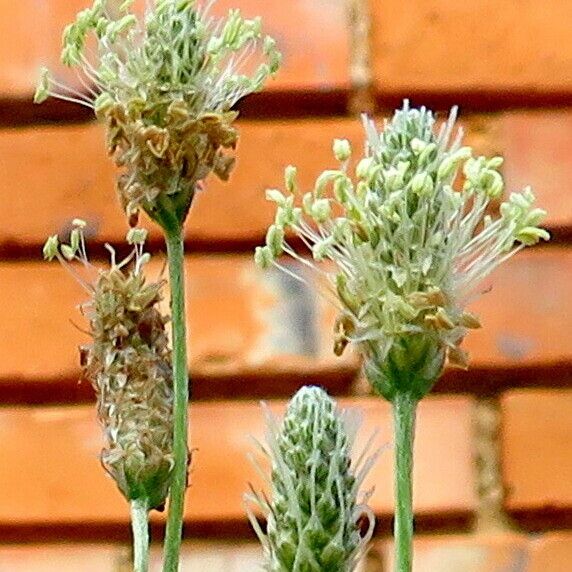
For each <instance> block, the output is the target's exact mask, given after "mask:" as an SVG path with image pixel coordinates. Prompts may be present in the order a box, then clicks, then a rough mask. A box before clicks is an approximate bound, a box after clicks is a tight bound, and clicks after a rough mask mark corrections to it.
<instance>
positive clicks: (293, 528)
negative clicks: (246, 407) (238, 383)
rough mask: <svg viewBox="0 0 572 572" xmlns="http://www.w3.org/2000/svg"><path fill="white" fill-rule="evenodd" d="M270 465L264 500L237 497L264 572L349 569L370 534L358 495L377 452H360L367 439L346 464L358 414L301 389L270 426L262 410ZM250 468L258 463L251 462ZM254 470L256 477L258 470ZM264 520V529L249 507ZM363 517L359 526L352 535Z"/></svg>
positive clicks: (338, 571) (254, 495)
mask: <svg viewBox="0 0 572 572" xmlns="http://www.w3.org/2000/svg"><path fill="white" fill-rule="evenodd" d="M265 415H266V421H267V443H268V447H267V448H264V447H263V451H264V452H265V454H266V455H267V456H268V458H269V459H270V461H271V464H272V473H271V477H270V479H268V477H265V479H266V480H267V484H268V488H269V489H270V490H271V499H270V500H268V499H267V497H266V496H265V495H262V494H259V493H257V492H254V491H253V492H252V493H250V494H248V495H246V496H245V499H246V501H247V512H248V516H249V519H250V521H251V523H252V526H253V528H254V529H255V531H256V533H257V535H258V537H259V539H260V541H261V542H262V545H263V549H264V555H265V569H266V570H268V571H270V572H323V571H324V570H328V571H329V572H351V571H353V570H355V569H356V566H357V564H358V562H359V560H360V558H361V557H362V556H363V554H364V552H365V550H366V548H367V544H368V542H369V539H370V538H371V535H372V532H373V527H374V523H375V518H374V516H373V513H372V511H371V510H370V508H369V507H368V506H367V505H366V504H365V503H366V502H367V498H368V496H369V494H370V493H368V494H365V495H363V499H361V504H360V501H359V499H358V496H359V489H360V486H361V485H362V482H363V479H364V477H365V475H366V473H367V471H368V470H369V469H370V467H371V465H372V464H373V463H374V461H375V459H376V457H377V455H378V453H379V452H376V453H374V454H373V455H370V456H368V453H367V451H368V450H369V448H370V446H371V443H372V440H373V437H374V436H372V439H370V440H369V442H368V444H367V445H366V449H365V450H364V452H363V454H362V455H361V456H360V458H359V459H358V461H357V463H356V465H355V467H354V466H352V461H351V449H352V444H353V441H354V437H355V434H356V432H357V429H358V427H359V419H358V418H356V417H355V416H353V417H352V415H351V413H350V412H349V411H344V412H340V411H339V410H338V408H337V406H336V403H335V402H334V400H333V399H331V398H330V397H329V396H328V395H327V393H326V392H325V391H324V390H322V389H320V388H318V387H303V388H302V389H300V390H299V391H298V392H297V393H296V395H295V396H294V398H293V399H292V400H291V401H290V403H289V405H288V408H287V410H286V415H285V417H284V419H283V421H282V423H281V424H280V426H278V423H277V421H276V419H275V418H274V417H273V415H272V414H271V413H270V412H269V411H268V409H267V408H266V407H265ZM257 466H258V465H257ZM258 469H259V472H261V474H263V476H264V472H263V471H262V469H261V467H260V466H258ZM254 507H258V508H259V509H261V510H262V513H263V515H264V516H265V517H266V520H267V528H266V532H264V531H263V530H262V528H261V526H260V524H259V522H258V520H257V518H256V516H255V514H254V511H253V508H254ZM365 521H367V530H366V531H365V532H364V534H363V535H362V534H361V533H360V531H361V529H362V526H361V525H362V524H363V523H364V522H365Z"/></svg>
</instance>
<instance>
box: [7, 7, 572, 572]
mask: <svg viewBox="0 0 572 572" xmlns="http://www.w3.org/2000/svg"><path fill="white" fill-rule="evenodd" d="M85 3H86V0H44V1H42V2H35V1H32V0H20V1H19V2H3V3H2V4H1V6H0V15H1V16H2V17H1V18H0V99H1V105H0V126H1V127H0V197H1V199H2V200H1V207H0V300H2V303H3V319H2V320H1V321H0V403H1V404H2V407H1V408H0V490H2V493H3V494H2V500H0V570H7V571H20V570H22V571H23V570H26V571H36V570H38V571H40V570H41V571H51V570H54V571H55V570H58V571H60V572H63V571H64V570H84V571H89V570H94V571H95V570H98V571H99V570H109V571H112V570H117V571H119V570H127V569H128V568H129V567H128V565H127V564H126V562H127V548H126V547H127V545H128V539H129V529H128V521H127V510H126V506H125V503H124V502H123V500H122V499H121V498H120V496H119V494H118V493H117V492H116V491H115V488H114V485H113V483H112V482H111V481H110V480H109V479H107V478H106V477H105V476H104V475H103V472H102V471H101V469H100V467H99V462H98V460H97V454H98V449H99V447H100V433H99V428H98V426H97V423H96V420H95V414H94V411H93V407H92V406H91V400H92V392H91V389H90V388H89V387H88V386H87V385H86V384H81V385H78V383H77V377H78V363H77V354H76V351H75V347H76V346H77V344H78V343H80V342H81V340H82V339H85V337H84V335H83V334H82V333H81V332H80V331H79V330H78V329H76V328H74V327H73V326H72V325H71V324H70V322H69V320H70V317H72V318H73V319H74V320H76V321H79V318H78V316H77V314H76V313H75V306H76V305H77V304H78V303H79V302H81V301H82V292H81V291H80V288H79V287H78V286H77V284H75V283H74V282H73V281H72V280H71V279H70V278H69V277H68V276H67V275H65V274H64V272H63V271H62V270H61V268H59V267H58V266H57V265H55V264H54V265H49V264H47V263H44V262H42V261H41V260H40V254H39V253H40V247H41V244H42V243H43V240H44V239H45V237H46V236H47V235H48V234H52V233H54V232H62V233H63V232H65V231H66V228H67V226H66V225H67V224H68V221H69V220H70V219H71V218H72V217H74V216H81V217H83V218H85V219H86V220H87V221H88V224H89V234H90V244H92V245H93V246H92V251H93V252H94V253H95V255H96V256H97V255H102V254H103V248H102V245H103V243H104V242H105V241H108V242H110V243H112V244H113V243H119V242H120V241H121V239H122V236H123V235H124V232H125V223H124V220H123V217H122V215H121V213H120V209H119V207H118V205H117V204H116V201H115V195H114V188H113V186H114V184H113V180H114V172H113V168H112V166H111V164H110V162H109V160H108V159H107V158H106V156H105V152H104V149H103V132H102V129H101V127H100V126H98V125H96V124H94V123H92V122H91V121H90V117H89V116H88V115H86V114H84V113H83V112H82V111H81V110H80V109H77V108H75V107H73V106H68V105H62V104H60V103H58V102H53V101H52V102H50V103H48V104H46V105H44V106H41V107H36V106H33V105H32V104H31V97H32V93H33V90H34V82H35V78H36V76H37V69H38V67H39V66H40V65H41V64H43V63H48V64H51V65H53V66H57V59H58V52H59V37H60V31H61V28H62V27H63V25H64V24H65V23H66V22H68V21H69V20H70V19H71V18H72V16H73V14H74V13H75V12H76V11H77V10H78V9H79V8H81V7H83V6H84V4H85ZM219 4H220V7H221V9H222V8H225V7H227V5H228V6H230V5H236V6H240V7H242V8H244V11H245V12H247V13H249V14H253V15H254V14H260V15H262V16H263V17H264V19H265V24H266V27H267V28H268V30H269V32H270V33H271V34H272V35H274V36H275V37H276V38H277V39H278V41H279V43H280V47H281V48H282V50H283V52H284V56H285V58H284V69H283V71H282V73H281V74H280V75H279V76H278V78H277V79H276V80H275V81H274V82H273V83H271V85H270V87H269V89H268V90H267V91H266V92H265V93H262V94H259V95H257V96H254V97H251V98H250V99H248V100H247V101H245V102H244V103H243V104H242V105H241V111H242V118H241V119H240V121H239V124H240V125H239V127H240V131H241V142H240V147H239V163H238V166H237V169H236V172H235V173H234V175H233V177H232V180H231V182H230V183H228V184H220V183H218V182H214V181H213V182H210V183H209V184H208V188H207V190H206V191H205V192H204V193H201V195H200V197H199V198H198V200H197V203H196V205H195V206H194V207H193V212H192V214H191V219H190V223H189V225H188V230H187V242H188V247H189V248H188V250H189V253H190V254H189V256H188V261H187V264H188V287H189V308H190V309H189V316H188V322H189V326H190V332H191V340H190V355H191V371H192V375H193V377H194V379H195V396H196V400H197V401H196V404H195V405H194V406H193V409H192V424H193V431H192V446H193V447H196V448H197V452H196V453H195V455H194V468H193V472H192V487H191V489H190V491H189V495H188V507H187V512H186V518H187V527H186V534H187V537H188V543H187V546H186V553H185V554H186V555H185V564H184V569H185V570H186V569H189V570H191V569H192V570H205V571H212V572H219V571H223V570H224V571H230V572H233V571H240V572H242V571H249V570H253V569H254V568H255V566H256V563H257V562H258V559H259V556H258V551H257V547H256V544H255V543H254V541H253V535H252V534H251V532H250V530H249V527H248V525H247V524H246V520H245V518H244V515H243V508H242V502H241V495H242V493H243V492H244V491H245V489H246V487H247V483H248V482H257V477H256V474H255V472H254V471H253V469H252V468H251V467H250V466H249V464H248V463H247V461H246V460H245V457H246V454H247V452H248V451H249V450H250V449H251V445H250V440H249V437H248V436H249V435H260V434H261V433H262V420H261V415H260V411H259V408H258V406H257V401H258V399H259V398H266V399H272V400H273V403H275V406H276V408H277V409H278V410H279V409H280V408H281V407H282V406H283V403H284V401H285V400H286V399H287V397H288V396H289V395H290V394H291V393H292V392H293V391H294V390H295V389H296V388H297V387H298V386H300V385H301V384H303V383H317V384H321V385H323V386H325V387H326V388H328V389H329V390H330V391H331V392H332V393H334V394H335V395H336V396H339V397H340V398H341V399H342V403H344V404H351V405H356V406H359V407H361V408H363V409H364V411H365V414H366V425H367V427H374V426H379V427H380V429H381V436H382V440H383V441H387V442H389V441H390V440H391V432H390V419H389V410H388V407H387V406H386V405H385V404H384V403H381V402H379V401H378V400H375V399H372V398H371V397H369V396H368V395H367V388H366V387H365V385H364V383H363V381H362V380H361V378H360V374H359V364H358V362H357V360H356V359H355V357H352V356H348V357H344V358H343V359H339V358H335V357H334V356H333V354H332V353H331V329H332V318H333V313H332V310H331V309H330V308H328V307H327V306H325V305H324V304H322V303H321V302H320V301H319V300H318V299H317V298H316V297H315V295H314V291H313V289H312V286H311V285H310V286H308V287H304V288H299V287H298V288H295V287H293V285H292V284H291V283H290V282H289V281H288V280H287V279H286V278H284V277H283V276H278V275H265V276H261V275H260V274H258V273H257V272H256V271H255V270H254V268H253V264H252V247H253V246H254V245H255V244H258V243H260V242H261V241H262V240H263V236H264V233H265V228H266V225H267V224H268V221H269V218H270V207H269V205H268V204H267V203H266V202H265V200H264V189H265V188H266V187H272V186H276V185H278V184H280V181H281V180H282V170H283V168H284V166H285V165H287V164H289V163H294V164H297V165H298V166H299V171H300V173H301V182H302V183H303V184H308V185H309V184H310V183H311V182H312V181H313V179H314V177H315V176H316V174H318V173H319V172H320V171H321V170H322V169H324V168H327V167H329V166H331V151H330V145H331V140H332V139H333V138H334V137H347V138H349V139H350V140H352V141H353V142H355V143H356V145H359V142H360V140H361V128H360V125H359V122H358V121H357V119H356V117H357V112H359V111H368V112H370V113H377V114H379V115H380V116H382V115H386V114H387V113H389V112H390V111H391V108H392V107H393V106H395V105H399V103H400V100H401V98H402V97H405V96H407V97H410V98H411V99H412V100H413V103H415V104H428V105H430V106H432V107H433V108H435V109H437V110H439V111H442V110H446V109H447V107H448V106H449V105H451V104H453V103H457V104H459V105H460V106H461V111H462V121H463V124H464V126H465V128H466V131H467V137H468V139H469V142H470V144H472V145H473V146H474V147H475V148H476V149H477V150H478V151H481V152H486V153H501V154H503V155H504V156H505V157H506V163H505V165H506V166H505V175H506V177H507V180H508V188H509V190H510V189H515V188H519V187H521V186H522V185H524V184H527V183H530V184H532V185H533V187H534V189H535V192H536V194H537V196H538V202H539V203H540V204H541V205H542V206H544V207H545V208H546V209H547V210H548V211H549V219H548V226H549V227H550V230H551V231H552V233H553V237H554V239H553V241H552V243H551V244H550V245H549V246H546V247H540V248H534V249H530V251H529V252H527V253H524V254H521V255H519V256H517V257H516V258H514V259H512V261H511V262H510V263H508V264H507V265H506V266H505V267H504V268H502V269H501V270H500V271H498V272H497V273H496V275H495V278H494V290H493V292H492V293H491V294H489V295H487V296H484V297H482V298H481V299H480V300H479V301H478V302H477V303H476V304H475V310H476V311H477V312H478V313H479V314H480V315H481V316H482V319H483V323H484V324H485V327H484V328H483V329H482V330H480V331H478V332H476V333H471V335H470V336H469V338H468V339H467V348H468V349H469V351H470V352H471V354H472V369H471V370H470V371H469V372H468V373H455V372H447V373H446V374H445V376H444V377H443V379H442V380H441V381H440V382H439V384H438V386H437V388H436V391H435V395H434V396H433V397H431V398H429V399H427V400H426V401H425V402H424V403H423V404H422V405H421V409H420V413H419V417H420V418H419V433H418V435H419V437H418V440H417V444H416V455H417V457H416V468H415V471H416V475H415V478H416V490H415V506H416V514H417V529H418V532H419V533H420V534H419V537H418V541H417V544H418V547H417V556H416V558H417V562H416V570H417V571H419V572H421V571H424V572H448V571H452V572H453V571H454V572H456V571H460V570H462V571H468V572H482V571H497V570H498V571H500V570H515V571H516V570H518V571H522V572H533V571H535V572H536V571H540V570H542V571H543V572H565V571H567V570H569V569H570V564H566V563H567V562H570V561H572V532H570V529H572V454H571V450H570V442H571V441H572V421H571V419H572V416H571V415H570V413H571V409H572V390H571V389H570V385H571V384H570V379H571V374H572V350H571V349H570V347H571V345H570V341H571V339H572V323H571V320H570V311H571V310H572V247H571V246H570V244H569V240H570V237H571V236H572V233H571V230H572V199H570V189H569V187H570V186H571V185H572V159H571V158H570V150H571V149H572V111H571V109H572V41H571V40H570V33H569V22H570V20H571V19H572V3H570V2H568V1H566V0H553V1H552V2H551V3H550V4H549V5H544V4H543V3H540V2H523V1H517V0H497V1H496V2H494V1H492V0H472V1H471V2H457V1H453V0H416V1H409V0H405V1H404V0H400V1H399V2H398V1H396V0H385V1H384V2H381V1H380V0H371V2H368V1H367V0H292V1H291V2H289V3H288V5H287V6H285V5H283V4H282V3H278V2H273V1H272V2H269V1H262V0H260V1H255V0H235V1H234V2H231V0H228V1H227V0H224V1H222V0H221V1H220V2H219ZM61 74H62V75H65V73H64V72H63V71H61ZM151 237H152V246H153V249H154V250H155V251H157V252H161V251H162V250H163V248H162V245H161V243H160V239H159V235H158V233H157V232H156V231H155V230H153V231H152V234H151ZM158 258H160V257H158ZM160 267H161V262H160V261H159V262H157V267H156V268H157V270H158V271H159V270H160ZM365 433H367V430H366V431H365ZM391 471H392V469H391V452H390V451H388V452H387V453H386V454H384V455H383V456H382V458H381V459H380V461H379V462H378V465H377V466H376V468H375V469H374V471H373V473H372V475H371V477H370V482H375V483H376V485H377V488H376V491H375V494H374V496H373V499H372V505H373V507H374V509H375V512H376V514H377V516H378V527H377V531H376V541H375V545H374V548H373V550H372V551H371V553H370V555H369V559H368V562H367V563H366V566H365V568H366V569H367V570H375V571H382V570H390V569H391V563H390V550H389V544H388V543H389V535H390V530H391V513H392V499H391V496H392V489H391ZM154 526H155V528H156V530H160V528H161V518H157V519H156V522H155V525H154Z"/></svg>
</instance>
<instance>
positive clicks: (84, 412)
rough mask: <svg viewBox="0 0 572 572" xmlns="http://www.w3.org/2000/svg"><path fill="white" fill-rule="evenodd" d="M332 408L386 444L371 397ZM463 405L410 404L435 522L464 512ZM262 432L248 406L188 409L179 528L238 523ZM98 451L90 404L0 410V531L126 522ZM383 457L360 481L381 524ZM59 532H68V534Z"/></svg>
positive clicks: (467, 457)
mask: <svg viewBox="0 0 572 572" xmlns="http://www.w3.org/2000/svg"><path fill="white" fill-rule="evenodd" d="M341 403H342V406H350V405H351V406H358V407H360V408H362V409H363V411H364V416H365V424H364V428H363V430H362V431H361V433H360V437H359V439H358V442H359V443H363V442H364V441H365V439H366V438H367V437H369V434H370V432H371V430H372V428H374V427H379V429H380V435H379V438H378V443H379V444H383V443H386V442H388V441H390V439H391V433H390V411H389V406H388V404H386V403H385V402H382V401H381V400H379V399H373V398H372V399H365V400H353V401H351V400H344V401H342V402H341ZM273 408H274V409H275V411H277V412H280V411H282V410H283V403H274V404H273ZM470 409H471V403H470V400H468V399H466V398H450V399H440V398H432V399H428V400H426V401H425V402H424V403H422V404H421V406H420V412H419V424H418V439H417V443H416V465H415V478H416V486H415V505H416V507H417V510H418V514H420V515H433V516H435V515H437V516H439V517H441V518H445V517H446V516H447V514H448V513H449V512H453V513H454V514H458V513H459V512H461V513H470V512H471V511H472V510H473V509H474V504H475V500H474V495H473V486H472V483H471V474H472V472H471V466H472V462H471V449H470V443H469V433H470ZM215 425H216V431H213V426H215ZM263 434H264V423H263V418H262V413H261V410H260V408H259V407H258V405H257V404H254V403H247V402H236V401H235V402H230V401H227V402H213V403H200V404H195V405H194V406H193V407H192V408H191V446H192V447H193V448H194V449H196V450H195V452H194V453H193V466H192V472H191V488H190V489H189V494H188V502H187V511H186V518H187V520H188V521H189V522H195V523H196V522H212V523H219V525H223V524H224V523H225V522H226V523H229V522H242V523H244V522H245V516H244V512H243V505H242V494H243V493H244V492H245V491H246V490H247V487H248V483H249V482H252V483H253V484H254V486H256V487H258V486H260V484H261V482H260V477H258V476H257V475H256V472H255V470H254V469H253V467H252V466H251V465H250V464H249V462H248V461H247V459H246V455H247V453H248V452H251V451H254V446H253V443H252V439H251V436H254V437H256V438H258V439H263ZM100 446H101V436H100V429H99V427H98V424H97V422H96V419H95V411H94V410H93V408H92V407H89V406H73V407H65V406H60V407H51V408H33V409H30V408H13V409H9V408H5V409H4V410H3V411H1V412H0V486H1V487H2V490H3V491H4V501H3V502H2V503H1V505H0V527H1V526H8V525H10V526H20V527H23V529H25V528H26V527H31V526H36V525H38V524H41V525H43V526H49V527H57V526H58V525H73V524H74V523H75V524H81V525H94V524H95V525H99V526H100V527H105V526H106V525H113V524H118V523H126V522H127V518H128V511H127V510H126V508H127V507H126V503H125V501H124V500H123V499H122V498H121V497H120V495H119V494H118V492H117V491H116V490H115V485H114V484H113V482H112V481H111V480H110V479H109V478H108V477H107V476H106V475H105V474H104V472H103V470H102V469H101V466H100V464H99V461H98V458H97V457H98V452H99V449H100ZM358 448H359V445H358ZM390 455H391V454H390V452H389V451H385V452H384V453H383V454H382V456H381V457H380V459H379V461H378V463H377V464H376V466H375V469H374V470H373V471H372V473H371V474H370V476H369V478H368V479H367V480H366V483H365V485H364V486H365V488H368V487H370V486H371V485H372V484H375V486H376V489H375V492H374V495H373V497H372V499H371V503H370V504H371V505H372V507H373V508H374V510H375V511H376V513H378V514H379V515H382V516H384V517H385V518H388V517H389V512H390V510H391V503H392V501H391V498H392V490H393V489H392V486H391V480H392V478H391V474H392V470H391V456H390ZM14 467H17V468H18V470H17V471H15V470H14ZM215 529H216V527H215ZM68 530H71V531H72V532H71V533H72V534H73V528H68ZM78 533H79V532H78Z"/></svg>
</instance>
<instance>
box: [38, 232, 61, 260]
mask: <svg viewBox="0 0 572 572" xmlns="http://www.w3.org/2000/svg"><path fill="white" fill-rule="evenodd" d="M58 247H59V239H58V235H57V234H54V235H52V236H50V237H49V238H48V239H47V240H46V243H45V244H44V248H43V251H42V252H43V255H44V258H45V259H46V260H53V259H54V258H55V257H56V256H57V254H58Z"/></svg>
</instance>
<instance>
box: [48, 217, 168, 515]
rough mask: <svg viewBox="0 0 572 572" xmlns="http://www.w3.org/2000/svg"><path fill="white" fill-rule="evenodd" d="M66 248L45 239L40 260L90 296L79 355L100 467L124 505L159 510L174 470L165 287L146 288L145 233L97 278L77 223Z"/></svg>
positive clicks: (138, 232)
mask: <svg viewBox="0 0 572 572" xmlns="http://www.w3.org/2000/svg"><path fill="white" fill-rule="evenodd" d="M75 222H76V224H75V227H74V229H73V230H72V233H71V237H70V243H69V244H59V240H58V238H57V236H52V237H50V239H48V242H47V243H46V246H45V248H44V255H45V257H46V258H48V259H52V258H54V257H57V258H58V259H59V260H60V261H61V262H62V263H63V264H65V265H66V266H67V267H68V268H69V269H70V270H71V271H72V273H74V274H76V276H77V277H78V279H79V280H80V281H81V283H82V285H83V286H84V287H85V288H86V289H87V291H88V292H89V294H90V298H91V299H90V301H89V302H87V303H85V304H84V305H82V311H83V313H84V315H85V316H86V317H87V319H88V320H89V325H90V333H91V336H92V338H93V342H92V343H91V344H90V345H87V346H83V347H81V348H80V353H81V361H82V366H83V371H84V376H85V377H86V378H87V379H89V380H90V381H91V383H92V385H93V387H94V389H95V392H96V395H97V411H98V416H99V419H100V422H101V424H102V427H103V429H104V432H105V438H106V441H107V443H106V447H105V448H104V449H103V452H102V455H101V460H102V464H103V466H104V467H105V469H106V470H107V472H108V473H109V474H110V475H111V476H112V477H113V479H114V480H115V482H116V483H117V486H118V487H119V489H120V490H121V492H122V493H123V495H124V496H125V498H126V499H127V500H130V501H131V500H137V501H140V502H142V503H143V504H144V506H145V507H146V508H147V509H152V508H161V507H162V505H163V504H164V502H165V499H166V497H167V493H168V490H169V486H170V483H171V469H172V465H173V455H172V448H173V388H172V370H171V350H170V348H169V340H168V336H167V332H166V330H165V325H166V323H167V321H168V318H167V317H166V316H164V315H162V314H161V313H160V311H159V309H158V305H159V302H160V300H161V288H162V287H163V282H162V281H159V282H147V281H146V280H145V277H144V276H143V272H142V268H143V265H144V264H145V263H146V262H147V260H148V259H149V255H148V254H146V253H143V242H144V240H145V234H146V233H145V231H144V230H142V229H132V230H131V231H130V233H129V235H128V240H129V242H130V243H131V244H133V245H134V250H133V252H132V254H131V255H130V256H129V257H127V258H126V259H125V260H123V261H122V262H120V263H116V261H115V254H114V253H113V255H112V261H111V267H110V268H108V269H99V270H96V269H95V268H94V267H93V266H91V265H90V264H89V262H88V261H87V254H86V249H85V241H84V237H83V233H82V228H83V224H84V223H83V222H82V221H75ZM73 260H76V261H78V262H80V263H81V265H82V266H84V270H86V271H87V272H88V273H91V274H95V275H96V279H95V282H94V283H89V282H87V281H85V280H84V279H83V278H82V277H80V275H79V274H77V273H76V270H75V269H74V267H73V266H72V265H70V264H69V262H71V261H73Z"/></svg>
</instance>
